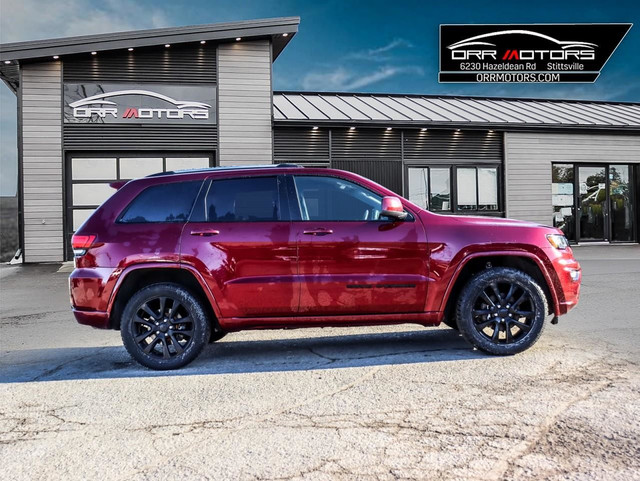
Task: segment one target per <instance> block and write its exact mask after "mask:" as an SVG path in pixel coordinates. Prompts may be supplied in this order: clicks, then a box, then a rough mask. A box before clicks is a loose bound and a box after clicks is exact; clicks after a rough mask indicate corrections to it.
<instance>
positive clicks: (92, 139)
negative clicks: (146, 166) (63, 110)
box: [64, 124, 218, 152]
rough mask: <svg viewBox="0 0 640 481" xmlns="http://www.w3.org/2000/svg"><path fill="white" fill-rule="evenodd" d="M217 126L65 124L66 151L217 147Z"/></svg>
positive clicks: (188, 149) (185, 149)
mask: <svg viewBox="0 0 640 481" xmlns="http://www.w3.org/2000/svg"><path fill="white" fill-rule="evenodd" d="M217 139H218V136H217V127H216V126H215V125H208V126H199V125H194V126H180V127H178V126H172V125H150V124H147V125H117V124H112V125H70V124H67V125H65V126H64V147H65V150H84V151H98V150H102V151H104V150H110V151H126V150H180V151H193V150H202V151H206V152H213V151H214V150H216V148H217Z"/></svg>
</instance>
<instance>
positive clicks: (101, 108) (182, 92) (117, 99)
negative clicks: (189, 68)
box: [64, 83, 216, 124]
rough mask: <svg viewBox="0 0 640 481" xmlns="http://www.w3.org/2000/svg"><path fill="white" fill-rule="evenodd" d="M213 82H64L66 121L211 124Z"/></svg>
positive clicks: (213, 121)
mask: <svg viewBox="0 0 640 481" xmlns="http://www.w3.org/2000/svg"><path fill="white" fill-rule="evenodd" d="M215 96H216V88H215V86H213V85H211V86H206V87H205V86H177V85H164V84H163V85H154V86H153V87H150V88H148V87H142V86H140V85H126V84H71V83H70V84H65V86H64V100H65V101H64V121H65V122H66V123H91V124H100V123H104V124H106V123H165V124H173V123H176V124H184V123H188V124H198V123H200V124H214V123H215V121H216V115H215V110H214V105H215ZM187 99H188V100H187Z"/></svg>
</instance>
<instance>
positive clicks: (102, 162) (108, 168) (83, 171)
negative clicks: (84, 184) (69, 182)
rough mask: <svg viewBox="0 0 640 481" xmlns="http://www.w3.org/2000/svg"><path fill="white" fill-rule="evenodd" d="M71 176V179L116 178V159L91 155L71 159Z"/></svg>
mask: <svg viewBox="0 0 640 481" xmlns="http://www.w3.org/2000/svg"><path fill="white" fill-rule="evenodd" d="M71 176H72V179H73V180H87V179H89V180H98V179H99V180H113V179H116V178H117V172H116V159H115V158H113V159H111V158H100V159H98V158H93V157H91V158H74V159H71Z"/></svg>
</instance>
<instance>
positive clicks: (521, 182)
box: [505, 132, 640, 224]
mask: <svg viewBox="0 0 640 481" xmlns="http://www.w3.org/2000/svg"><path fill="white" fill-rule="evenodd" d="M552 162H558V163H575V162H581V163H598V164H600V163H620V164H627V163H636V164H640V137H638V136H629V135H603V134H599V135H597V136H593V135H587V134H572V133H562V134H556V133H547V132H507V133H506V134H505V185H506V201H507V202H506V207H507V217H512V218H514V219H522V220H528V221H533V222H539V223H542V224H551V223H552V222H553V217H552V216H553V209H552V206H551V205H552V204H551V195H552V193H551V163H552Z"/></svg>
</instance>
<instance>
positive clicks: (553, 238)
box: [547, 234, 569, 250]
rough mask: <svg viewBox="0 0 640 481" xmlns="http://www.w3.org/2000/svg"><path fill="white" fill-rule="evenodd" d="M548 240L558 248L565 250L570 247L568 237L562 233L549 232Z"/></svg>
mask: <svg viewBox="0 0 640 481" xmlns="http://www.w3.org/2000/svg"><path fill="white" fill-rule="evenodd" d="M547 240H548V241H549V244H551V245H552V246H553V247H555V248H556V249H560V250H564V249H566V248H567V247H569V242H567V238H566V237H565V236H563V235H561V234H548V235H547Z"/></svg>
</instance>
